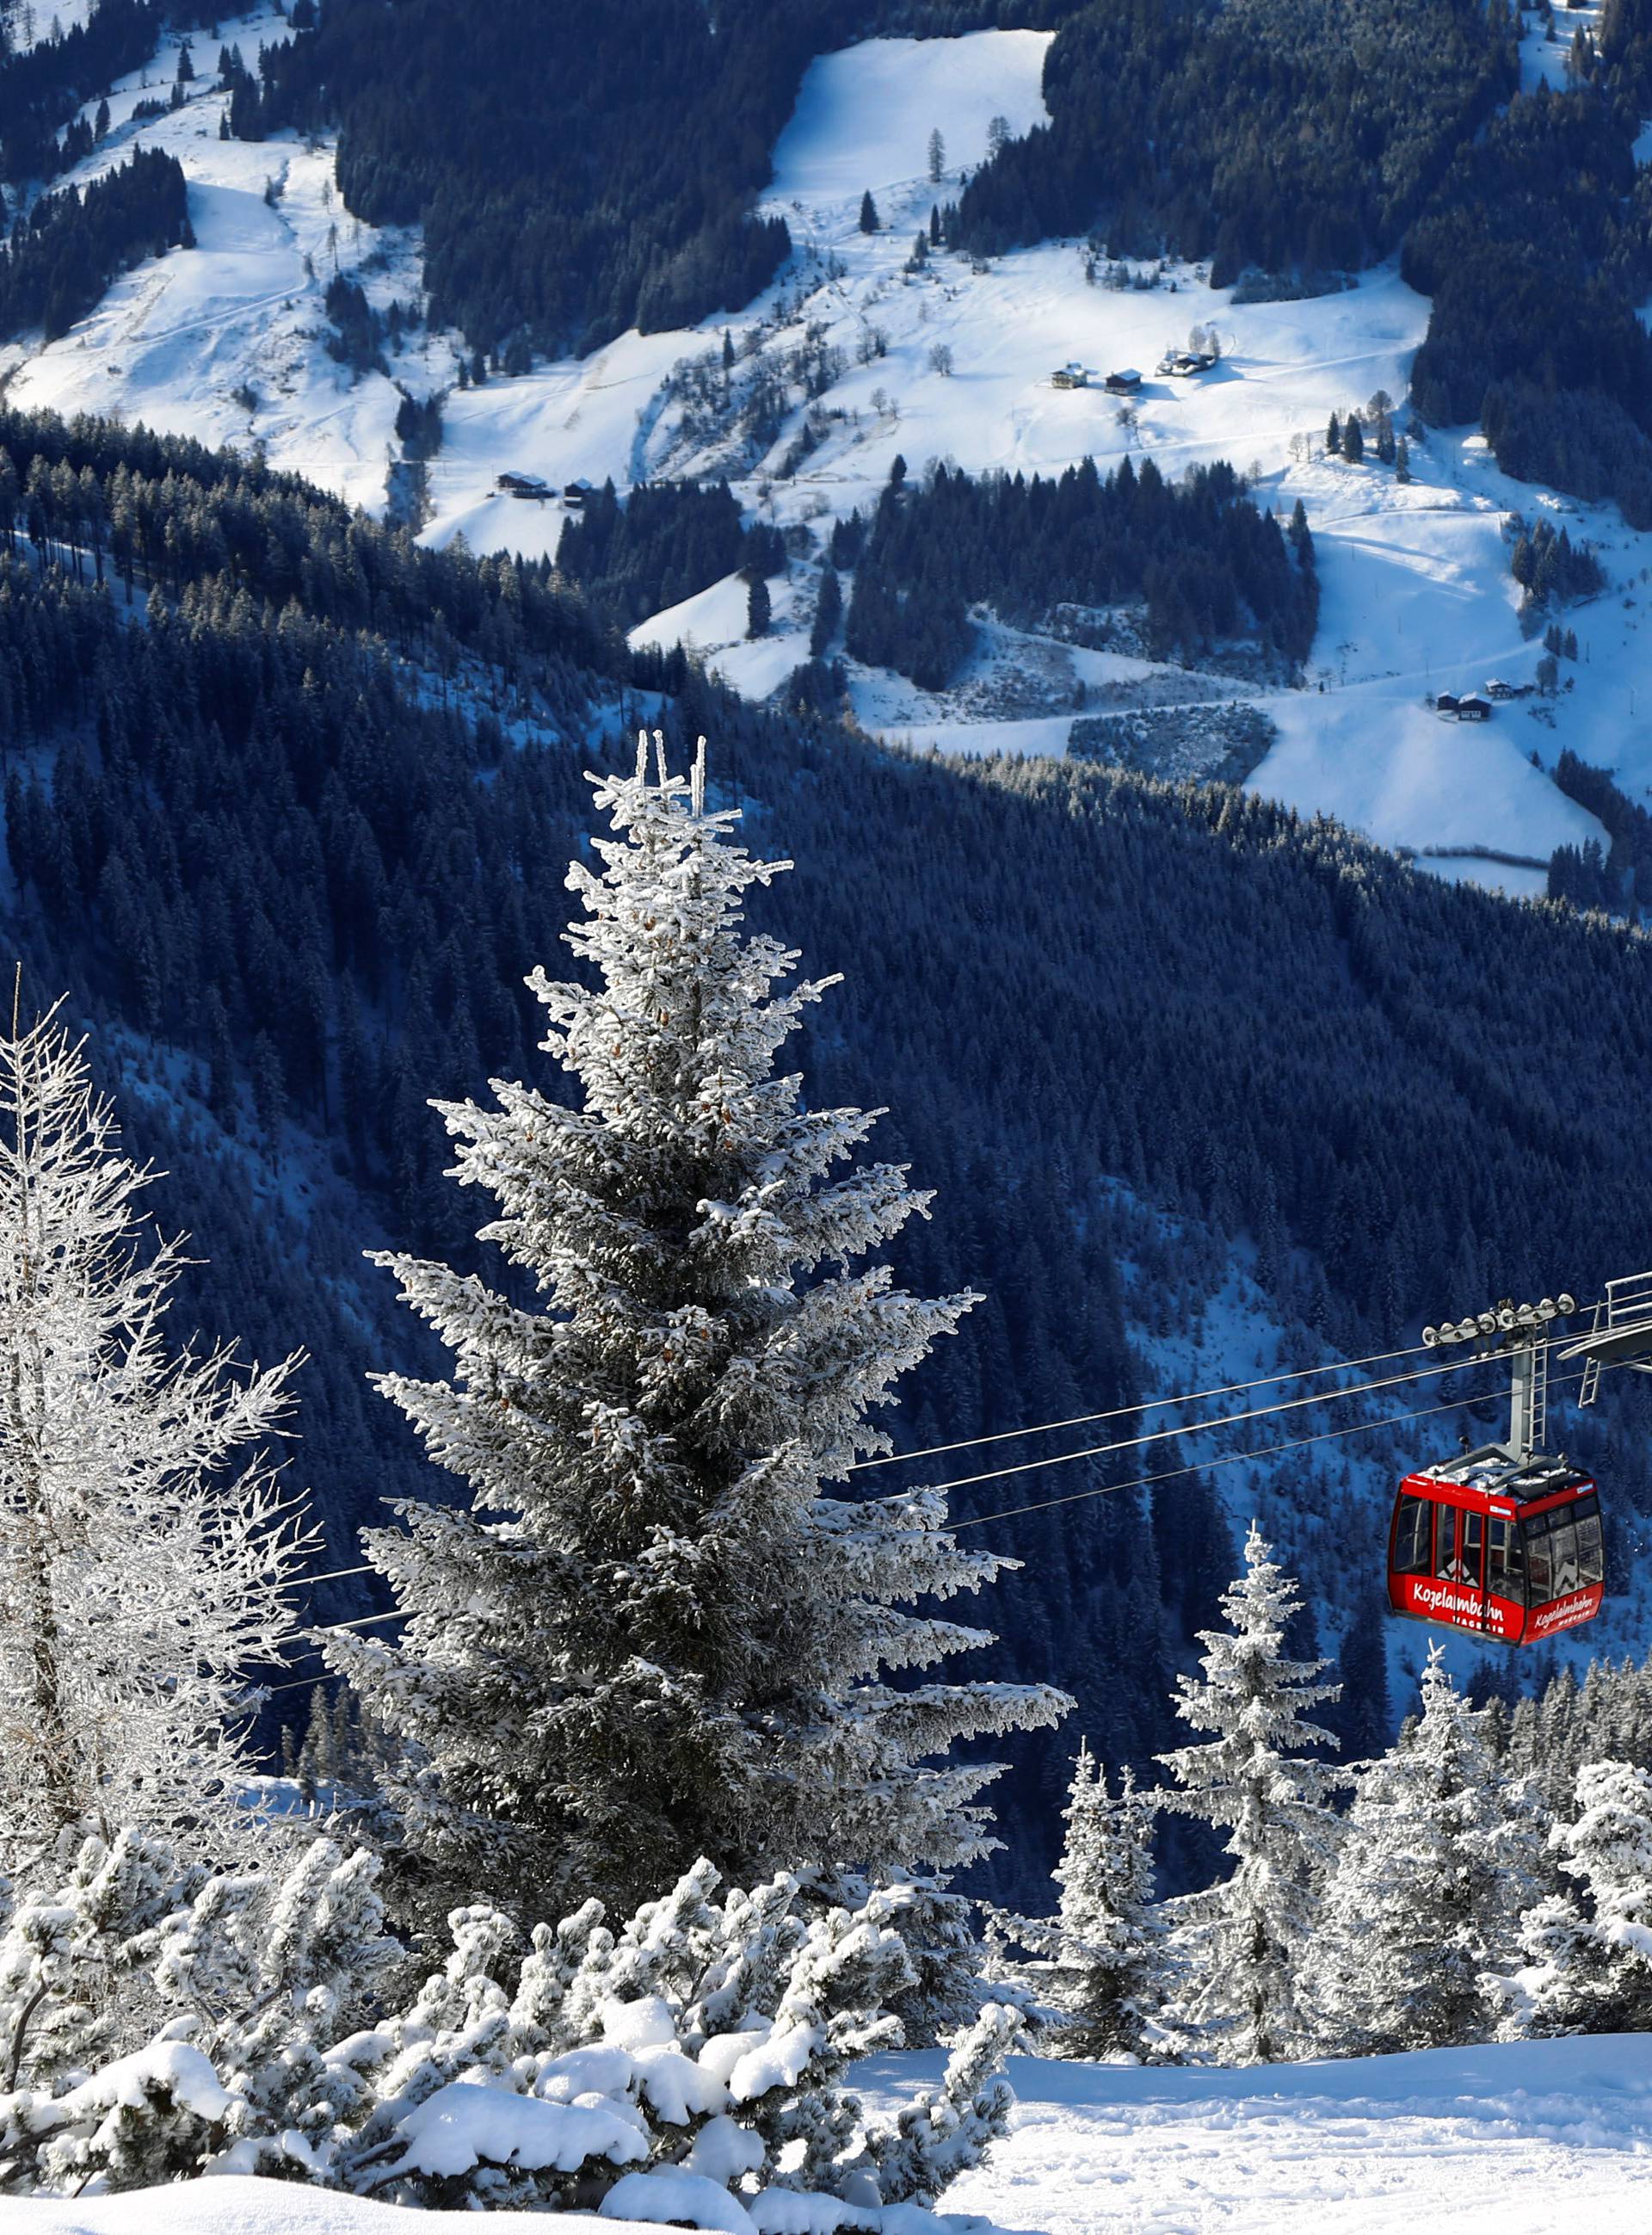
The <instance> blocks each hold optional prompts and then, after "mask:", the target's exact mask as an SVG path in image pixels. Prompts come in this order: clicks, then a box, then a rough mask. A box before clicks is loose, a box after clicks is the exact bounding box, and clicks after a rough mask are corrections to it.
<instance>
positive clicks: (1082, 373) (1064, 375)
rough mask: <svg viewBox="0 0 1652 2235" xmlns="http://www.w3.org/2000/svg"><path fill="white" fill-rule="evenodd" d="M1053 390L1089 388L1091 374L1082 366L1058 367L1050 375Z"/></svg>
mask: <svg viewBox="0 0 1652 2235" xmlns="http://www.w3.org/2000/svg"><path fill="white" fill-rule="evenodd" d="M1050 385H1051V387H1052V388H1088V387H1089V385H1090V373H1089V370H1088V368H1087V367H1085V366H1084V365H1082V364H1063V365H1058V366H1057V367H1056V369H1055V370H1054V371H1053V372H1052V374H1051V375H1050Z"/></svg>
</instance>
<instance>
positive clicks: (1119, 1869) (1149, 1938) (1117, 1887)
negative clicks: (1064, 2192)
mask: <svg viewBox="0 0 1652 2235" xmlns="http://www.w3.org/2000/svg"><path fill="white" fill-rule="evenodd" d="M1155 1807H1156V1798H1155V1796H1153V1795H1151V1794H1148V1793H1139V1792H1137V1788H1136V1781H1135V1779H1134V1778H1133V1777H1132V1775H1131V1772H1130V1771H1129V1770H1128V1769H1126V1770H1125V1771H1124V1773H1123V1774H1122V1777H1121V1779H1120V1785H1119V1790H1118V1793H1117V1794H1116V1795H1115V1794H1113V1793H1110V1792H1109V1791H1108V1789H1107V1773H1106V1771H1105V1769H1104V1768H1103V1767H1102V1766H1101V1764H1100V1763H1099V1762H1098V1761H1097V1760H1096V1759H1095V1757H1094V1755H1093V1754H1092V1753H1091V1751H1090V1748H1089V1747H1088V1746H1087V1745H1085V1746H1082V1747H1080V1748H1079V1750H1078V1760H1077V1761H1076V1762H1075V1763H1074V1765H1073V1772H1072V1786H1071V1788H1070V1789H1069V1792H1068V1796H1067V1806H1066V1808H1065V1811H1064V1812H1063V1821H1064V1822H1065V1825H1066V1827H1067V1833H1066V1839H1065V1844H1064V1845H1063V1847H1062V1851H1061V1860H1060V1861H1059V1863H1058V1864H1057V1865H1056V1868H1055V1871H1054V1878H1055V1882H1056V1884H1057V1885H1058V1886H1059V1888H1060V1889H1061V1899H1060V1904H1059V1908H1058V1911H1057V1913H1056V1915H1055V1916H1054V1917H995V1918H994V1920H993V1922H994V1924H995V1927H996V1929H997V1932H998V1933H999V1934H1000V1935H1001V1936H1003V1937H1007V1938H1009V1939H1011V1940H1013V1941H1014V1942H1015V1943H1018V1944H1019V1946H1021V1947H1023V1948H1025V1949H1026V1950H1028V1951H1029V1952H1030V1953H1031V1954H1032V1955H1033V1956H1035V1957H1037V1958H1038V1959H1039V1961H1038V1962H1037V1963H1036V1964H1034V1965H1033V1966H1032V1967H1031V1968H1029V1969H1027V1970H1025V1971H1020V1972H1018V1973H1015V1974H1013V1976H1015V1977H1016V1978H1017V1980H1018V1983H1020V1984H1021V1985H1023V1986H1025V1987H1026V1989H1029V1990H1030V1992H1031V1993H1032V1994H1033V1996H1035V1997H1036V1999H1037V2001H1038V2002H1039V2003H1040V2004H1042V2005H1043V2007H1044V2009H1046V2011H1047V2012H1049V2013H1051V2014H1052V2015H1051V2017H1050V2019H1049V2021H1048V2022H1047V2024H1046V2031H1045V2032H1044V2034H1043V2035H1042V2036H1041V2038H1042V2039H1043V2040H1044V2041H1045V2042H1047V2045H1048V2048H1049V2052H1050V2054H1051V2055H1054V2056H1071V2057H1079V2058H1083V2059H1086V2060H1089V2061H1094V2062H1104V2061H1114V2060H1118V2059H1124V2058H1138V2059H1145V2058H1148V2057H1151V2055H1154V2054H1155V2053H1156V2052H1157V2048H1158V2046H1159V2042H1160V2038H1161V2035H1160V2029H1159V2027H1158V2024H1157V2012H1158V2010H1159V2009H1160V2007H1161V2006H1162V2004H1163V2003H1164V2000H1165V1996H1166V1993H1167V1990H1168V1984H1169V1973H1168V1967H1167V1951H1166V1949H1165V1944H1164V1924H1163V1920H1162V1918H1161V1917H1160V1916H1159V1914H1158V1912H1157V1910H1156V1909H1155V1907H1154V1904H1153V1849H1152V1838H1153V1816H1154V1812H1155Z"/></svg>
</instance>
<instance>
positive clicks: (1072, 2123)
mask: <svg viewBox="0 0 1652 2235" xmlns="http://www.w3.org/2000/svg"><path fill="white" fill-rule="evenodd" d="M936 2062H937V2060H936V2059H935V2058H934V2057H931V2056H900V2057H890V2058H887V2059H884V2060H882V2061H881V2062H880V2063H879V2064H877V2065H875V2066H873V2067H871V2068H869V2069H868V2071H867V2073H866V2074H865V2079H866V2081H867V2084H868V2092H869V2093H888V2094H905V2093H906V2092H908V2090H910V2089H911V2088H913V2087H914V2085H915V2084H916V2083H917V2081H919V2080H920V2079H921V2078H923V2077H928V2076H930V2075H931V2074H932V2073H933V2070H934V2066H935V2064H936ZM1011 2074H1012V2077H1013V2081H1014V2084H1015V2090H1016V2094H1017V2097H1018V2099H1019V2100H1018V2103H1017V2107H1016V2109H1015V2112H1014V2114H1013V2120H1012V2125H1011V2130H1010V2133H1008V2135H1007V2136H1006V2138H1005V2139H1004V2140H1002V2141H1000V2143H998V2144H997V2146H996V2147H994V2149H993V2152H992V2153H991V2154H990V2155H989V2157H988V2159H987V2163H986V2164H985V2165H984V2166H981V2167H980V2168H979V2169H978V2170H976V2171H975V2172H974V2173H967V2174H966V2175H965V2176H964V2178H963V2179H961V2180H960V2181H959V2182H957V2183H956V2185H955V2186H954V2187H952V2188H951V2189H949V2190H948V2191H947V2193H946V2195H945V2196H944V2197H943V2199H942V2200H941V2201H942V2209H941V2215H940V2217H941V2225H942V2226H943V2227H945V2228H949V2229H951V2230H952V2231H954V2235H965V2231H966V2230H967V2229H970V2228H973V2229H974V2230H976V2231H978V2235H993V2230H996V2229H1001V2230H1004V2231H1011V2230H1026V2231H1041V2235H1147V2231H1153V2235H1398V2231H1400V2230H1401V2229H1405V2228H1410V2227H1419V2228H1426V2229H1428V2230H1429V2231H1431V2235H1433V2231H1439V2232H1440V2235H1570V2231H1572V2230H1575V2229H1580V2228H1587V2227H1593V2228H1596V2229H1599V2230H1602V2231H1606V2230H1614V2231H1616V2230H1622V2231H1625V2232H1626V2235H1627V2231H1628V2230H1629V2229H1632V2228H1636V2227H1642V2226H1644V2225H1647V2224H1648V2222H1649V2219H1652V2154H1649V2138H1652V2039H1649V2037H1648V2036H1647V2035H1642V2034H1632V2035H1597V2036H1596V2037H1594V2038H1592V2039H1583V2040H1570V2041H1554V2042H1518V2043H1513V2044H1511V2045H1509V2046H1507V2047H1502V2048H1472V2049H1430V2050H1425V2051H1420V2052H1418V2053H1415V2054H1413V2055H1405V2056H1391V2057H1377V2058H1372V2059H1367V2060H1363V2061H1361V2060H1352V2061H1348V2062H1346V2063H1335V2064H1303V2065H1272V2066H1267V2067H1262V2068H1253V2069H1251V2070H1248V2071H1235V2072H1218V2071H1198V2070H1183V2071H1140V2070H1136V2069H1132V2068H1123V2067H1118V2066H1111V2065H1084V2064H1066V2063H1059V2062H1057V2061H1044V2060H1039V2061H1033V2060H1032V2059H1029V2058H1019V2059H1017V2060H1015V2061H1013V2063H1012V2066H1011ZM5 2211H6V2213H7V2214H8V2215H9V2216H8V2219H7V2221H6V2224H7V2226H8V2229H10V2226H11V2225H13V2224H14V2223H15V2225H16V2228H17V2230H18V2235H29V2230H34V2231H36V2235H392V2231H393V2227H394V2225H395V2224H396V2223H397V2220H398V2219H399V2217H400V2215H399V2214H398V2213H397V2212H396V2211H395V2208H394V2207H393V2206H389V2205H383V2204H374V2203H371V2202H368V2201H364V2200H363V2199H357V2198H351V2197H338V2196H330V2195H326V2194H325V2193H322V2192H318V2191H317V2190H314V2189H306V2188H301V2187H297V2186H292V2184H290V2183H287V2182H284V2181H272V2180H249V2179H212V2180H203V2181H199V2182H194V2183H189V2184H186V2185H183V2186H174V2187H171V2188H158V2189H148V2190H144V2191H140V2192H136V2193H132V2194H128V2195H124V2196H116V2197H92V2198H82V2199H78V2200H76V2201H75V2202H73V2203H56V2202H53V2203H44V2202H43V2203H29V2204H13V2205H10V2206H6V2207H5ZM422 2218H423V2220H424V2221H425V2222H426V2223H428V2224H429V2225H431V2226H432V2227H433V2228H436V2227H443V2226H447V2225H449V2222H450V2221H451V2223H452V2224H453V2225H457V2224H458V2219H459V2215H457V2214H452V2215H449V2214H448V2213H446V2212H427V2213H424V2214H423V2215H422ZM464 2219H465V2224H466V2225H474V2224H475V2223H474V2215H471V2214H466V2215H464ZM903 2223H904V2224H905V2225H908V2227H909V2228H910V2229H911V2230H912V2231H913V2235H916V2231H917V2230H918V2229H919V2228H921V2227H924V2226H928V2227H931V2228H933V2227H934V2224H935V2223H934V2220H932V2219H928V2216H927V2215H924V2214H921V2213H919V2212H909V2213H902V2212H900V2211H896V2212H891V2213H889V2214H888V2216H887V2223H886V2224H887V2225H888V2226H889V2227H890V2229H891V2231H892V2235H893V2231H894V2230H895V2228H896V2227H898V2226H899V2225H901V2224H903ZM489 2224H490V2225H493V2226H495V2227H497V2228H500V2229H502V2230H503V2229H510V2230H513V2231H521V2235H526V2231H527V2230H528V2228H530V2227H533V2226H538V2225H543V2222H542V2220H540V2219H528V2218H527V2217H525V2216H520V2215H517V2214H515V2213H511V2212H495V2213H493V2214H490V2215H489ZM557 2224H558V2225H559V2226H563V2227H567V2228H568V2229H570V2230H572V2229H575V2228H578V2229H581V2230H587V2229H588V2230H591V2231H593V2235H594V2231H595V2230H596V2229H598V2228H601V2229H603V2230H605V2231H607V2235H639V2231H638V2229H637V2227H636V2223H634V2222H632V2221H629V2220H622V2219H606V2218H605V2219H595V2218H587V2216H586V2215H585V2214H583V2213H577V2212H567V2213H564V2214H561V2215H560V2216H559V2219H558V2222H557ZM728 2224H729V2225H731V2226H732V2225H734V2224H735V2223H734V2221H733V2219H732V2217H731V2219H730V2220H729V2223H728ZM796 2224H797V2225H798V2227H799V2228H803V2227H804V2226H805V2225H806V2224H807V2223H806V2222H805V2220H804V2219H803V2217H801V2216H800V2217H799V2219H798V2220H797V2223H796ZM820 2224H821V2225H823V2226H824V2225H826V2224H827V2223H826V2222H825V2221H824V2220H822V2222H821V2223H820Z"/></svg>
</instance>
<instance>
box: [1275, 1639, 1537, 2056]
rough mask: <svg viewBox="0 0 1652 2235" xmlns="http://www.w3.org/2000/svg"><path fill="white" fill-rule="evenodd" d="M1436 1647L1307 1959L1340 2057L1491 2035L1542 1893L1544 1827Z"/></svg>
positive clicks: (1362, 1806)
mask: <svg viewBox="0 0 1652 2235" xmlns="http://www.w3.org/2000/svg"><path fill="white" fill-rule="evenodd" d="M1482 1722H1483V1717H1482V1715H1481V1714H1477V1713H1476V1712H1475V1710H1473V1709H1472V1708H1471V1707H1470V1706H1469V1705H1468V1702H1467V1701H1465V1699H1464V1698H1463V1696H1462V1694H1460V1693H1459V1691H1458V1690H1457V1688H1456V1687H1455V1685H1453V1683H1452V1680H1451V1676H1450V1674H1449V1672H1448V1671H1447V1669H1446V1666H1445V1662H1444V1659H1443V1657H1442V1654H1441V1650H1440V1648H1439V1646H1438V1645H1436V1646H1435V1647H1433V1648H1432V1649H1431V1651H1430V1653H1429V1656H1428V1664H1427V1667H1426V1668H1425V1669H1424V1671H1423V1679H1422V1714H1421V1716H1420V1718H1419V1720H1418V1721H1417V1722H1416V1723H1415V1725H1414V1726H1413V1727H1410V1728H1408V1729H1407V1730H1406V1732H1405V1733H1404V1734H1402V1736H1401V1738H1400V1741H1399V1742H1398V1744H1396V1745H1395V1746H1393V1747H1391V1748H1390V1749H1389V1751H1388V1752H1387V1753H1386V1754H1384V1755H1383V1756H1382V1758H1381V1759H1380V1760H1378V1761H1375V1762H1373V1763H1372V1764H1371V1765H1370V1766H1369V1767H1368V1768H1367V1769H1366V1770H1365V1771H1364V1772H1363V1773H1362V1774H1361V1775H1360V1779H1359V1785H1358V1788H1357V1792H1356V1795H1355V1799H1354V1806H1353V1807H1352V1809H1351V1810H1350V1811H1349V1813H1348V1818H1347V1833H1346V1838H1345V1839H1344V1842H1343V1845H1342V1847H1341V1852H1339V1854H1338V1857H1337V1859H1336V1864H1335V1867H1334V1870H1333V1871H1332V1873H1331V1877H1330V1878H1329V1880H1328V1884H1327V1886H1326V1890H1325V1895H1324V1898H1323V1900H1322V1902H1321V1906H1320V1914H1319V1921H1318V1924H1317V1927H1316V1930H1315V1932H1314V1944H1313V1948H1312V1950H1311V1954H1310V1956H1309V1960H1308V1983H1309V1988H1310V1991H1309V1993H1308V1996H1307V2000H1308V2003H1309V2005H1310V2007H1311V2009H1312V2010H1313V2014H1314V2036H1315V2039H1316V2041H1317V2043H1318V2045H1319V2047H1320V2048H1321V2049H1322V2050H1324V2051H1326V2052H1328V2053H1329V2054H1331V2055H1341V2056H1369V2055H1386V2054H1387V2053H1388V2052H1389V2051H1391V2050H1393V2049H1400V2048H1446V2047H1448V2046H1450V2045H1452V2043H1455V2042H1476V2041H1484V2040H1485V2039H1486V2038H1487V2036H1488V2035H1489V2034H1490V2033H1491V2029H1492V2028H1493V2026H1494V2025H1495V2023H1496V2015H1497V2010H1498V1999H1497V1995H1496V1991H1495V1989H1494V1987H1493V1985H1492V1984H1491V1976H1490V1975H1491V1974H1492V1973H1494V1972H1496V1971H1497V1970H1499V1969H1500V1968H1501V1967H1503V1966H1505V1965H1506V1964H1507V1963H1509V1962H1510V1960H1511V1956H1512V1954H1513V1949H1514V1933H1515V1930H1516V1926H1517V1922H1518V1917H1519V1915H1520V1912H1521V1911H1522V1909H1523V1908H1524V1906H1525V1904H1527V1903H1528V1902H1530V1901H1531V1898H1532V1897H1533V1894H1534V1891H1535V1886H1536V1869H1537V1857H1538V1850H1539V1846H1540V1843H1541V1840H1542V1836H1543V1832H1544V1813H1543V1808H1542V1804H1541V1802H1540V1801H1539V1799H1538V1797H1537V1793H1536V1791H1535V1789H1534V1788H1533V1786H1531V1783H1530V1781H1529V1780H1528V1779H1524V1778H1520V1777H1505V1776H1504V1775H1503V1774H1502V1773H1500V1772H1499V1771H1498V1766H1497V1765H1496V1763H1495V1762H1494V1761H1493V1760H1492V1759H1491V1753H1490V1752H1489V1750H1488V1748H1487V1747H1486V1744H1485V1737H1484V1734H1483V1730H1482Z"/></svg>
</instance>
